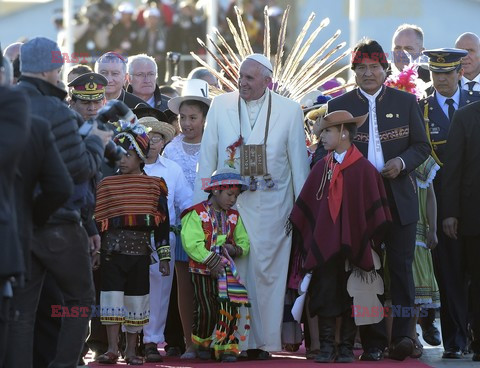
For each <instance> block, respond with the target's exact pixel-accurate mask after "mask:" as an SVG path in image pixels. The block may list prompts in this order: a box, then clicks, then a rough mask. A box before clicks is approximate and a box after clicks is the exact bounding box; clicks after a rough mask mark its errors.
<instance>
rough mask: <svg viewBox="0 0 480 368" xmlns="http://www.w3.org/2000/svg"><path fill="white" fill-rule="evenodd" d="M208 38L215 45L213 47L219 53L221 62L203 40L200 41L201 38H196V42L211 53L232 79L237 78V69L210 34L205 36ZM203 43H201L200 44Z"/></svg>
mask: <svg viewBox="0 0 480 368" xmlns="http://www.w3.org/2000/svg"><path fill="white" fill-rule="evenodd" d="M207 37H208V39H209V40H210V42H211V43H212V45H213V46H214V47H215V49H216V50H217V52H218V53H219V54H220V56H221V57H222V59H223V62H221V61H220V60H218V58H217V57H216V55H215V54H213V53H211V52H210V51H209V50H208V49H207V47H206V45H205V43H204V42H202V40H197V41H198V43H199V44H200V45H201V46H202V47H203V48H205V49H206V50H207V52H209V53H210V55H212V57H213V58H214V60H215V61H216V62H217V64H218V65H219V66H220V67H221V68H222V69H223V70H225V71H226V73H228V75H229V76H230V78H232V80H237V79H238V70H237V69H236V68H235V67H234V66H233V65H232V63H231V62H230V60H228V58H227V56H226V55H225V54H224V53H223V51H222V49H220V47H219V46H218V45H217V44H216V43H215V42H214V41H213V39H212V38H211V37H210V36H207ZM202 44H203V45H202Z"/></svg>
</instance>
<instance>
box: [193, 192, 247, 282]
mask: <svg viewBox="0 0 480 368" xmlns="http://www.w3.org/2000/svg"><path fill="white" fill-rule="evenodd" d="M206 204H207V202H206V201H204V202H201V203H198V204H196V205H194V206H192V207H190V208H189V209H188V210H186V211H184V213H188V212H191V211H195V212H197V214H198V216H199V217H200V220H201V221H202V229H203V233H204V234H205V249H207V250H210V248H211V246H212V234H213V225H212V221H211V219H210V214H209V213H208V211H207V208H206ZM238 217H239V214H238V211H236V210H233V209H230V210H228V211H227V221H228V222H229V231H228V234H223V235H226V236H227V240H226V242H227V243H230V244H233V245H235V240H234V239H233V233H234V231H235V227H236V226H237V221H238ZM217 235H219V234H217ZM188 266H189V271H190V272H193V273H200V274H203V275H209V274H210V271H209V270H208V269H207V266H205V265H204V264H203V263H200V262H196V261H194V260H193V259H191V258H189V262H188Z"/></svg>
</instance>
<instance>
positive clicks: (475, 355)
mask: <svg viewBox="0 0 480 368" xmlns="http://www.w3.org/2000/svg"><path fill="white" fill-rule="evenodd" d="M472 360H473V361H474V362H480V353H473V356H472Z"/></svg>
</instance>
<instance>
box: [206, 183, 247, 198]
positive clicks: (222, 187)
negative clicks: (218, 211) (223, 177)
mask: <svg viewBox="0 0 480 368" xmlns="http://www.w3.org/2000/svg"><path fill="white" fill-rule="evenodd" d="M231 188H238V189H240V192H241V191H242V186H241V185H235V184H226V185H220V186H218V187H216V188H212V190H211V191H210V193H208V199H210V198H212V196H213V190H215V189H216V190H220V191H223V190H228V189H231Z"/></svg>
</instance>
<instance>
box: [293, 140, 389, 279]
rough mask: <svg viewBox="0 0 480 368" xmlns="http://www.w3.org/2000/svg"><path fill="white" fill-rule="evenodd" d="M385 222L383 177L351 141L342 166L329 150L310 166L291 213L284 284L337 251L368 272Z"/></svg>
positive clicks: (381, 236)
mask: <svg viewBox="0 0 480 368" xmlns="http://www.w3.org/2000/svg"><path fill="white" fill-rule="evenodd" d="M325 165H329V167H328V168H325ZM329 169H331V170H329ZM329 171H331V175H328V172H329ZM324 175H327V177H326V178H324ZM322 179H323V180H322ZM325 179H326V182H325V185H324V189H323V195H322V194H321V192H322V191H321V184H322V181H324V180H325ZM390 221H391V215H390V211H389V208H388V202H387V196H386V194H385V187H384V185H383V179H382V178H381V176H380V174H379V173H378V172H377V170H376V169H375V168H374V167H373V165H372V164H371V163H370V162H369V161H368V160H367V159H366V158H365V157H363V156H362V154H361V153H360V152H359V151H358V149H357V148H356V147H355V146H353V145H352V146H351V147H350V148H349V150H348V151H347V154H346V156H345V158H344V160H343V162H342V163H341V164H339V163H337V164H335V163H334V162H332V161H331V153H330V154H329V155H328V156H327V157H325V158H324V159H323V160H321V161H319V162H318V163H317V164H316V165H315V166H314V167H313V169H312V171H311V172H310V175H309V176H308V178H307V180H306V182H305V185H304V186H303V189H302V192H301V193H300V196H299V197H298V199H297V201H296V203H295V205H294V207H293V210H292V213H291V215H290V222H291V224H292V226H293V243H292V264H291V270H290V271H291V272H290V282H289V286H293V287H296V283H297V282H298V280H299V279H301V277H302V276H303V275H304V274H305V273H306V272H308V271H309V270H312V269H314V268H315V267H318V266H321V265H322V264H323V263H325V262H326V261H328V260H329V259H330V258H331V257H332V256H333V255H335V254H337V253H338V252H341V251H342V252H344V253H345V256H346V257H347V258H348V259H349V261H350V262H351V263H352V264H353V265H355V266H357V267H359V268H361V269H363V270H366V271H370V270H372V269H373V260H372V255H371V252H370V247H371V246H373V245H379V244H380V243H381V241H382V240H383V235H384V233H385V230H386V225H387V223H388V222H390ZM372 241H373V243H372Z"/></svg>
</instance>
